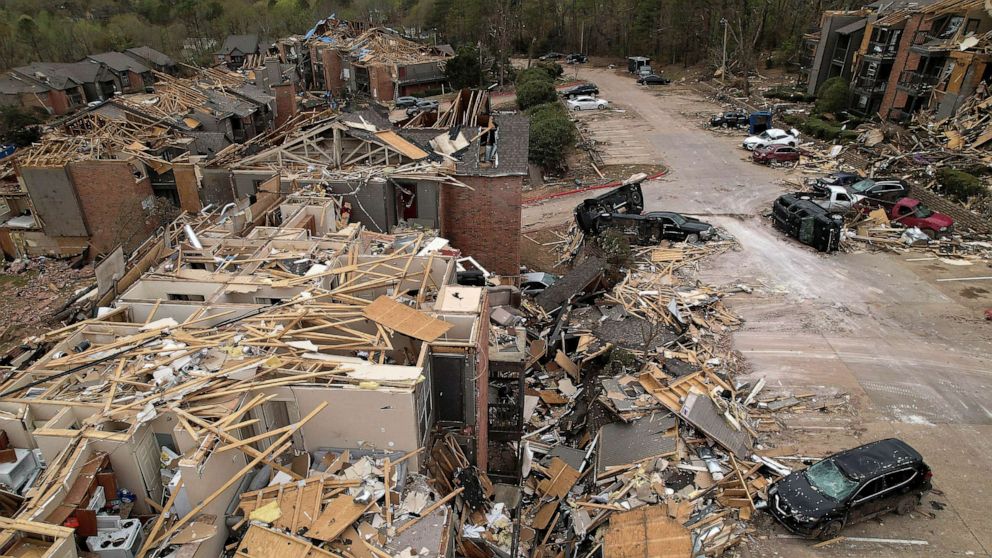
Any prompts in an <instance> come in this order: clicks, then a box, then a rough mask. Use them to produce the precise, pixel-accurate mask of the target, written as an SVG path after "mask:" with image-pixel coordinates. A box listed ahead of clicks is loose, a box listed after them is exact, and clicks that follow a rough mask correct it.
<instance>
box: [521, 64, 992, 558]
mask: <svg viewBox="0 0 992 558" xmlns="http://www.w3.org/2000/svg"><path fill="white" fill-rule="evenodd" d="M579 78H584V79H589V80H592V81H594V82H595V83H596V84H597V85H598V86H599V88H600V91H601V96H602V97H604V98H606V99H608V100H610V101H611V103H613V104H615V105H617V106H618V107H619V108H621V109H625V110H626V112H624V113H616V114H617V115H618V116H622V117H623V118H631V117H634V118H636V119H637V120H638V123H637V125H636V126H630V129H631V134H636V135H637V137H636V141H637V144H638V145H639V146H640V145H646V146H648V147H649V149H650V150H651V153H653V155H654V156H656V157H657V160H656V162H659V163H664V164H666V165H668V166H669V167H670V169H671V173H670V174H669V176H667V177H665V178H663V179H662V180H659V181H653V182H651V183H647V184H646V185H645V188H644V191H645V203H646V208H645V210H647V211H651V210H661V209H665V210H672V211H679V212H683V213H687V214H692V215H696V216H699V217H701V218H703V219H704V220H708V221H710V222H712V223H714V224H715V225H718V226H720V227H723V228H724V229H726V230H727V231H729V232H730V233H731V234H733V235H734V236H735V237H736V238H737V239H738V241H739V242H740V244H741V249H740V250H739V251H736V252H732V253H728V254H725V255H723V256H720V257H719V258H717V259H714V260H712V261H706V262H705V263H704V264H703V265H702V266H701V269H700V277H701V278H702V279H703V280H704V281H706V282H708V283H711V284H714V285H717V286H723V287H729V286H733V285H737V284H746V285H749V286H751V287H753V288H754V293H753V294H751V295H739V296H738V295H735V296H734V297H733V298H731V299H729V300H730V305H731V307H732V308H733V309H734V310H735V311H736V312H738V313H739V314H740V315H741V316H742V317H743V318H744V319H745V320H746V323H745V325H744V327H743V328H742V329H741V330H740V331H738V332H737V333H735V334H734V345H735V348H737V349H738V350H740V351H741V353H742V354H743V355H744V356H745V357H746V358H747V360H748V361H749V364H750V366H751V374H752V375H753V376H754V377H765V378H766V379H767V381H768V383H769V385H770V386H773V387H774V388H776V389H782V390H787V391H789V390H791V391H795V392H800V391H804V390H814V391H817V390H819V391H823V390H827V391H831V390H832V391H839V392H843V393H847V394H850V396H851V398H852V401H853V402H854V407H855V410H856V414H854V415H853V416H845V417H834V416H830V415H824V417H823V418H822V419H817V418H816V417H813V420H812V421H810V420H808V419H804V420H803V421H802V424H787V427H788V428H787V431H786V432H785V433H784V434H783V438H791V439H792V440H798V443H799V446H800V452H801V453H802V454H804V455H823V454H825V453H827V452H831V451H836V450H840V449H844V448H846V447H850V446H853V445H858V444H861V443H865V442H868V441H871V440H875V439H879V438H883V437H899V438H902V439H904V440H906V441H907V442H909V443H910V444H911V445H913V446H914V447H916V448H917V449H918V450H920V451H921V453H923V455H924V456H925V458H926V459H927V461H928V462H929V464H930V465H931V467H932V468H933V470H934V484H935V486H936V487H937V488H938V489H939V490H940V491H941V494H937V495H935V496H934V497H932V498H931V499H933V500H937V501H939V502H941V503H943V504H946V507H945V508H944V509H940V510H938V509H936V508H935V507H931V505H930V502H929V499H928V500H927V501H926V503H925V504H926V505H925V511H927V512H929V513H930V514H932V515H933V516H934V517H932V518H931V517H927V516H924V515H921V514H913V515H911V516H908V517H903V516H895V515H892V516H885V517H883V518H881V519H880V520H871V521H868V522H865V523H862V524H859V525H855V526H852V527H850V528H849V529H847V530H846V531H845V533H844V534H845V535H848V536H860V537H879V538H887V539H912V540H924V541H927V543H928V544H926V545H918V544H917V545H910V544H896V543H865V542H851V541H845V542H841V543H837V544H833V545H830V546H828V547H825V548H820V549H813V548H811V545H810V543H808V542H806V541H799V540H795V539H792V538H787V537H786V536H785V535H786V533H785V531H784V530H782V529H781V528H779V527H778V526H776V525H773V524H770V523H766V522H765V521H759V528H758V530H757V532H756V533H755V536H754V538H753V539H752V540H751V541H750V542H749V543H748V544H747V545H745V546H744V547H743V552H744V554H745V555H747V556H774V555H779V556H790V557H791V556H865V555H872V556H900V557H905V556H990V552H992V515H990V514H989V513H988V512H987V510H988V508H989V501H990V499H992V480H990V477H989V471H992V341H990V339H992V323H990V322H985V321H982V319H981V312H982V310H983V309H984V308H989V307H992V284H990V283H989V282H985V283H984V284H983V283H978V282H973V283H968V282H961V283H956V282H955V283H937V282H936V281H935V279H937V278H941V277H963V276H981V275H989V269H988V267H984V266H980V265H973V266H970V267H959V266H953V265H947V264H945V263H942V262H940V261H939V260H928V261H918V262H908V261H906V260H907V259H914V256H916V257H919V256H920V254H912V255H903V256H898V255H888V254H880V253H850V254H848V253H837V254H832V255H829V256H825V255H822V254H819V253H817V252H815V251H813V250H810V249H808V248H807V247H804V246H802V245H799V244H798V243H796V242H794V241H792V240H790V239H788V238H785V237H784V236H783V235H782V234H780V233H779V232H778V231H776V230H774V229H773V228H772V227H771V226H770V223H769V222H768V220H767V218H765V217H763V216H762V214H763V213H765V212H767V210H768V208H770V206H771V202H772V201H773V200H774V199H775V197H776V196H777V195H779V194H780V193H781V192H783V191H785V190H786V187H785V186H784V185H783V184H782V183H781V181H782V180H783V179H784V178H786V173H787V171H785V170H783V169H772V168H768V167H762V166H759V165H755V164H752V163H751V162H750V161H749V160H748V158H747V156H746V153H745V152H744V151H743V150H741V149H740V148H739V145H740V138H738V137H731V136H726V135H720V134H717V133H714V132H712V131H709V130H706V129H704V128H703V127H701V126H700V124H699V120H698V118H694V117H692V116H690V115H694V114H697V113H699V112H701V111H705V112H716V111H718V110H720V107H718V106H716V105H713V104H711V103H709V102H708V101H706V100H705V99H703V98H701V97H699V96H698V95H697V94H695V93H694V92H692V91H691V90H690V89H688V88H684V87H683V88H679V87H667V88H666V87H661V88H658V89H651V90H647V89H644V88H640V87H638V86H636V85H635V84H634V80H633V79H632V78H630V77H627V76H623V75H621V74H619V73H618V72H615V71H613V70H608V69H605V68H589V67H583V68H582V69H581V70H580V72H579ZM609 131H610V134H612V135H613V136H612V138H613V139H615V137H616V134H617V127H616V126H612V127H609ZM593 135H595V128H593ZM578 199H581V197H580V196H577V197H576V198H575V199H573V198H571V197H569V198H563V199H559V200H554V201H553V202H549V203H545V204H542V205H538V206H534V207H527V208H525V209H524V228H525V230H534V229H538V228H543V227H546V226H549V225H551V224H555V223H561V222H565V221H567V220H568V219H569V218H570V217H571V208H572V207H574V205H575V204H576V203H577V201H578ZM938 507H939V506H938Z"/></svg>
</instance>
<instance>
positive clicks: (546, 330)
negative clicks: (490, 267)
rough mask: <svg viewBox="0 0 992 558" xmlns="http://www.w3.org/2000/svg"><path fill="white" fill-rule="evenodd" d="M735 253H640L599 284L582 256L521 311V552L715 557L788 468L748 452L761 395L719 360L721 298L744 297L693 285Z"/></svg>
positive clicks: (757, 442)
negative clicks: (703, 270)
mask: <svg viewBox="0 0 992 558" xmlns="http://www.w3.org/2000/svg"><path fill="white" fill-rule="evenodd" d="M734 246H735V243H734V241H732V240H716V241H712V242H708V243H705V244H696V245H694V244H687V243H669V242H663V243H661V244H660V245H659V246H657V247H651V248H643V249H637V250H634V252H633V263H632V264H631V265H630V269H629V270H626V271H625V272H623V273H622V274H620V276H621V277H622V278H621V279H620V280H619V281H618V282H616V284H615V285H612V286H610V285H608V284H607V276H608V275H609V274H608V273H607V268H608V267H609V266H608V264H607V263H606V262H605V261H604V260H602V259H600V258H597V257H587V258H586V259H584V260H582V261H580V262H578V263H577V264H576V265H575V266H574V267H573V269H572V270H571V271H570V272H569V273H567V274H566V275H564V276H563V277H562V278H561V279H559V280H558V281H557V282H556V283H555V284H554V285H552V286H551V287H549V288H548V289H546V290H545V291H544V292H542V293H541V294H539V295H537V296H536V297H535V298H534V300H533V302H529V301H525V303H524V305H523V307H524V308H525V309H527V310H529V312H530V314H531V316H530V319H529V320H528V322H527V329H528V332H529V337H530V339H531V340H530V348H529V353H530V360H529V362H528V363H527V364H528V373H527V377H526V382H527V387H526V392H525V403H524V424H525V429H526V430H527V433H526V434H525V435H524V436H523V438H522V441H521V446H522V447H521V450H522V454H523V467H522V469H523V472H522V475H523V483H522V492H523V494H522V498H521V502H520V510H521V511H520V518H521V527H520V533H519V551H520V553H521V554H523V555H530V556H534V555H539V556H557V555H559V554H560V553H561V552H562V551H564V552H566V553H567V554H569V555H574V556H589V555H592V554H593V553H594V552H596V551H597V550H601V551H602V553H603V556H606V557H627V556H631V557H632V556H638V557H640V556H685V557H687V558H688V557H690V556H718V555H720V554H721V553H723V551H725V550H726V549H728V548H731V547H733V546H734V545H736V544H737V543H739V542H740V541H742V540H743V539H744V537H745V536H746V535H747V533H748V523H747V522H748V520H749V519H751V518H752V517H753V516H754V513H755V511H756V510H757V509H760V508H761V507H762V505H763V504H762V502H763V501H764V500H765V498H766V493H765V491H766V489H767V487H768V486H769V484H770V483H771V482H772V481H774V480H775V479H776V478H778V477H779V476H781V475H784V474H787V473H788V472H790V469H789V468H788V467H786V466H784V465H782V464H780V463H778V462H777V461H775V460H774V459H771V458H766V457H762V456H760V455H758V454H756V451H757V450H760V449H761V448H764V447H767V442H766V441H765V440H762V439H761V437H762V435H763V432H762V430H767V429H764V428H762V429H760V430H759V424H758V420H757V419H755V418H754V416H752V412H754V411H758V400H757V397H756V396H757V394H758V392H759V391H760V390H761V389H762V387H763V382H759V383H758V384H757V385H750V384H749V383H747V382H742V381H740V380H738V379H737V376H738V375H739V374H740V373H741V372H743V371H744V370H743V369H744V364H743V361H742V359H741V358H739V356H737V355H734V354H732V353H731V352H730V351H728V350H725V349H724V348H723V347H726V346H727V343H726V338H727V334H729V332H730V331H731V329H732V328H734V327H735V326H737V325H739V324H740V323H741V322H740V319H739V318H737V317H736V316H735V315H734V314H733V313H732V312H730V311H729V310H728V309H727V308H726V307H725V305H724V302H723V300H724V298H725V297H726V296H728V295H730V294H732V293H737V292H745V293H746V292H750V289H749V288H748V287H747V286H744V285H741V286H738V287H737V288H735V289H733V291H729V292H721V291H719V290H717V289H715V288H713V287H710V286H707V285H703V284H700V283H699V282H698V281H696V280H695V279H693V278H692V276H691V267H692V265H693V264H694V263H695V262H697V261H699V260H700V259H701V258H704V257H708V256H712V255H716V254H719V253H722V252H724V251H726V250H729V249H732V248H733V247H734ZM762 405H763V407H764V408H763V409H761V410H760V414H761V416H762V417H765V419H766V420H767V416H768V414H769V412H770V411H769V410H768V408H769V407H770V405H769V404H768V403H767V402H762ZM787 407H789V405H785V406H783V408H787ZM490 534H491V536H496V535H495V534H494V533H491V532H490Z"/></svg>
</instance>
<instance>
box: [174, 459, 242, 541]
mask: <svg viewBox="0 0 992 558" xmlns="http://www.w3.org/2000/svg"><path fill="white" fill-rule="evenodd" d="M247 464H248V462H247V460H246V459H245V455H244V453H242V452H240V451H226V452H224V453H211V454H210V455H209V456H207V458H206V460H205V461H204V462H203V463H202V464H199V463H195V462H191V461H190V460H186V459H182V460H180V461H179V473H180V474H181V475H182V479H183V488H182V490H183V491H185V492H186V496H187V499H188V500H189V502H190V504H191V505H194V506H195V505H197V504H198V503H200V502H204V501H205V500H206V499H207V498H208V497H209V496H211V495H212V494H213V493H214V492H215V491H217V490H218V489H220V488H221V487H222V486H223V485H224V483H226V482H227V481H229V480H231V479H232V478H234V477H235V476H236V475H237V474H238V472H239V471H240V470H241V469H243V468H244V467H245V465H247ZM239 487H240V482H235V483H233V484H232V485H231V486H230V487H229V488H227V489H226V490H224V491H222V492H221V493H220V494H219V495H218V496H217V497H216V498H214V499H213V501H212V502H210V503H208V504H207V505H206V507H204V508H203V511H202V513H204V514H207V515H213V516H216V518H217V519H216V520H215V523H214V524H215V525H217V527H218V530H217V533H218V534H217V536H214V537H212V538H210V539H208V540H207V541H204V542H203V543H201V544H200V547H199V548H198V549H197V551H196V554H195V556H197V557H207V556H209V557H214V556H220V554H221V551H222V550H223V547H224V541H225V540H226V538H227V537H226V534H227V527H226V524H225V513H226V511H227V507H228V505H230V503H231V501H232V500H233V499H234V497H235V495H236V493H237V491H238V488H239Z"/></svg>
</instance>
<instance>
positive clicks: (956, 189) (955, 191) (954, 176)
mask: <svg viewBox="0 0 992 558" xmlns="http://www.w3.org/2000/svg"><path fill="white" fill-rule="evenodd" d="M937 182H939V183H940V185H941V186H942V187H943V189H944V193H946V194H947V195H948V197H950V198H951V199H953V200H955V201H958V202H965V201H968V198H973V197H976V196H987V195H989V191H988V189H986V188H985V187H984V186H982V182H981V180H979V178H978V177H977V176H975V175H973V174H968V173H966V172H963V171H959V170H955V169H952V168H947V167H943V168H941V169H940V170H938V171H937Z"/></svg>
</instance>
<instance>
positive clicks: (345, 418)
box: [290, 387, 420, 452]
mask: <svg viewBox="0 0 992 558" xmlns="http://www.w3.org/2000/svg"><path fill="white" fill-rule="evenodd" d="M290 391H291V392H292V394H293V396H294V397H295V398H296V402H297V406H298V408H299V413H300V416H306V415H307V414H308V413H310V412H311V411H313V410H314V409H315V408H316V407H317V405H319V404H320V403H321V402H323V401H326V402H327V403H328V405H327V407H326V408H325V409H324V410H323V411H321V412H320V414H318V415H317V416H316V417H314V418H313V420H311V421H310V422H308V423H307V424H306V425H304V426H303V429H302V430H303V441H304V444H305V445H306V449H307V450H310V451H313V450H314V449H317V448H322V447H344V448H357V447H365V448H375V449H382V450H393V451H403V452H408V451H413V450H415V449H417V448H418V447H420V444H419V441H418V440H419V436H418V426H417V410H416V404H415V402H414V395H413V392H412V391H406V390H387V389H358V388H357V387H356V388H355V389H341V388H334V389H328V388H319V387H312V388H311V387H293V388H290Z"/></svg>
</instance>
